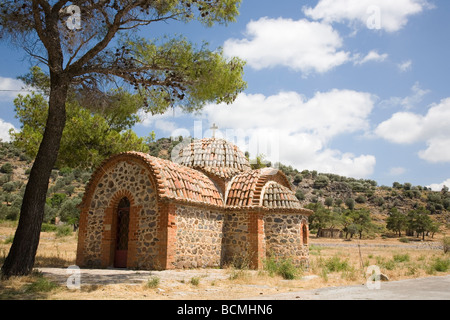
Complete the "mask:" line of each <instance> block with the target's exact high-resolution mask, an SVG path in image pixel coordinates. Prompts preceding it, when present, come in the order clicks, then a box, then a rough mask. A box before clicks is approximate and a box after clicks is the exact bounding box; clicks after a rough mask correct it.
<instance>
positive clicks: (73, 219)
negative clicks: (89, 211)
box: [58, 198, 81, 231]
mask: <svg viewBox="0 0 450 320" xmlns="http://www.w3.org/2000/svg"><path fill="white" fill-rule="evenodd" d="M80 202H81V199H80V198H75V199H67V200H66V201H64V202H63V203H62V205H61V208H60V209H59V211H58V216H59V217H60V218H61V221H63V222H67V223H68V224H71V225H72V226H73V229H74V231H75V230H76V229H77V228H78V221H79V219H80V210H79V209H78V207H77V206H78V205H79V204H80Z"/></svg>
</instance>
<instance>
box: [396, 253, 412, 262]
mask: <svg viewBox="0 0 450 320" xmlns="http://www.w3.org/2000/svg"><path fill="white" fill-rule="evenodd" d="M409 260H410V258H409V254H407V253H405V254H394V261H395V262H408V261H409Z"/></svg>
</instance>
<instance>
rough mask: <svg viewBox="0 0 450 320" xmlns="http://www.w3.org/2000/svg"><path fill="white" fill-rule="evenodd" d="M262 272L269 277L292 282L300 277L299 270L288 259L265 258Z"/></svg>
mask: <svg viewBox="0 0 450 320" xmlns="http://www.w3.org/2000/svg"><path fill="white" fill-rule="evenodd" d="M264 270H266V271H267V273H268V274H269V276H271V277H273V276H274V275H279V276H281V277H282V278H283V279H285V280H293V279H295V278H297V277H298V276H300V275H301V269H299V268H297V267H296V266H295V265H294V264H293V263H292V260H290V259H276V258H275V257H270V258H267V259H266V260H265V261H264Z"/></svg>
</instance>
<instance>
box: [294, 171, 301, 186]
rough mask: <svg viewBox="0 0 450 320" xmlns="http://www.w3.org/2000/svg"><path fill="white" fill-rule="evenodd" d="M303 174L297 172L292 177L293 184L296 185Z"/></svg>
mask: <svg viewBox="0 0 450 320" xmlns="http://www.w3.org/2000/svg"><path fill="white" fill-rule="evenodd" d="M302 180H303V176H302V175H301V174H299V173H297V174H296V175H295V177H294V184H295V185H298V184H299V183H300V182H302Z"/></svg>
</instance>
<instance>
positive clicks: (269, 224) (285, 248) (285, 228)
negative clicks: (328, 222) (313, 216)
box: [264, 213, 309, 265]
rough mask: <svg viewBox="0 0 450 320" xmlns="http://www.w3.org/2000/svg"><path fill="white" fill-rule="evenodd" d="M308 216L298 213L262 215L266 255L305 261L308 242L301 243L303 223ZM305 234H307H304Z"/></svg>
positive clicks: (299, 261) (295, 262)
mask: <svg viewBox="0 0 450 320" xmlns="http://www.w3.org/2000/svg"><path fill="white" fill-rule="evenodd" d="M307 222H308V218H307V217H305V216H302V215H298V214H289V213H275V214H273V213H269V214H266V215H265V216H264V229H265V245H266V255H267V256H268V257H270V256H271V255H272V256H274V257H275V258H284V259H292V262H293V263H294V264H297V265H300V264H303V263H307V261H308V258H309V250H308V244H307V243H303V230H302V229H303V225H306V226H307ZM306 236H307V235H306Z"/></svg>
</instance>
